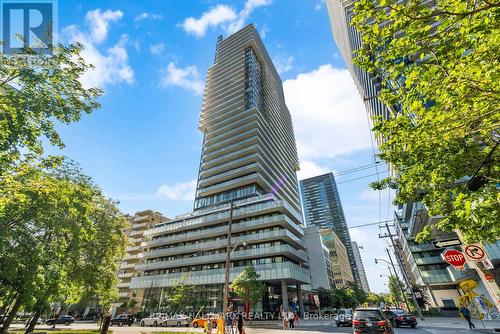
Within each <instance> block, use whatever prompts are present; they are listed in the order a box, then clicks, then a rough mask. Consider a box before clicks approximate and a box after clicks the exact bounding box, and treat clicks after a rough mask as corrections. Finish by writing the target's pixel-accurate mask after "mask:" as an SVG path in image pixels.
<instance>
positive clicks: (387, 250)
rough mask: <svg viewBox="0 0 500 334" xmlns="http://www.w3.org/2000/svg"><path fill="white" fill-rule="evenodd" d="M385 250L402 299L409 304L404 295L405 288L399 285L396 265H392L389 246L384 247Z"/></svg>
mask: <svg viewBox="0 0 500 334" xmlns="http://www.w3.org/2000/svg"><path fill="white" fill-rule="evenodd" d="M385 251H386V252H387V256H389V261H390V262H391V266H392V269H393V270H394V277H395V278H396V281H397V283H398V286H399V290H401V293H402V294H403V298H404V301H405V303H406V305H410V304H409V303H408V298H407V297H406V293H405V289H403V286H402V285H401V281H400V280H399V276H398V272H397V271H396V266H395V265H394V262H392V257H391V253H390V252H389V248H386V249H385ZM389 271H390V270H389ZM398 299H399V298H398Z"/></svg>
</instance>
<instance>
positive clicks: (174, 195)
mask: <svg viewBox="0 0 500 334" xmlns="http://www.w3.org/2000/svg"><path fill="white" fill-rule="evenodd" d="M195 191H196V180H191V181H187V182H180V183H176V184H174V185H166V184H164V185H162V186H160V187H159V188H158V191H157V194H158V195H159V196H161V197H165V198H168V199H172V200H179V201H181V200H182V201H193V200H194V196H195Z"/></svg>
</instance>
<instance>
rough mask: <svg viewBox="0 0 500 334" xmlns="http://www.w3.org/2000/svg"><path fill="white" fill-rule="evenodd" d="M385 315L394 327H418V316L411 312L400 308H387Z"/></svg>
mask: <svg viewBox="0 0 500 334" xmlns="http://www.w3.org/2000/svg"><path fill="white" fill-rule="evenodd" d="M384 315H385V317H386V318H387V319H389V320H390V321H391V324H392V326H393V327H401V326H410V327H411V328H415V327H417V318H416V317H415V316H414V315H413V314H410V313H405V311H403V310H401V309H398V310H393V309H391V310H385V311H384Z"/></svg>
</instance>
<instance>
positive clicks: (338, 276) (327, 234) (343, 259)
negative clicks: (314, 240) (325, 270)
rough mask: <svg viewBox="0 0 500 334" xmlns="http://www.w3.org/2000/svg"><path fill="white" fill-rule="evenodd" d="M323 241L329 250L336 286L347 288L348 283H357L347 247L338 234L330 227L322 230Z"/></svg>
mask: <svg viewBox="0 0 500 334" xmlns="http://www.w3.org/2000/svg"><path fill="white" fill-rule="evenodd" d="M320 235H321V241H322V243H323V245H324V246H325V247H326V248H327V249H328V250H329V253H330V260H331V263H332V271H333V277H334V280H335V287H336V288H345V287H347V285H348V283H355V281H354V276H353V271H352V269H351V264H350V262H349V257H348V255H347V248H346V247H345V245H344V243H343V242H342V241H341V240H340V238H339V237H338V236H337V234H336V233H335V232H334V231H333V230H332V229H330V228H325V229H321V230H320Z"/></svg>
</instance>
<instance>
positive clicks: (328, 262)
mask: <svg viewBox="0 0 500 334" xmlns="http://www.w3.org/2000/svg"><path fill="white" fill-rule="evenodd" d="M304 242H305V243H306V247H307V257H308V263H309V270H310V272H311V289H318V288H323V289H332V288H335V276H334V274H333V265H334V264H333V263H332V257H331V256H330V249H328V247H326V246H325V245H324V244H323V242H322V241H321V234H320V230H319V227H317V226H308V227H305V228H304ZM346 260H347V259H346Z"/></svg>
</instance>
